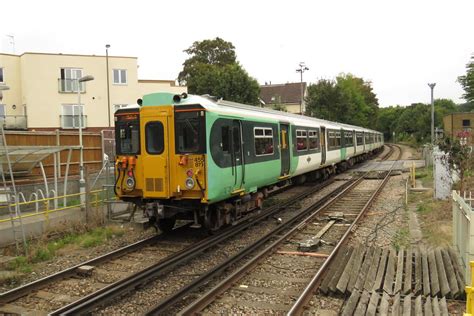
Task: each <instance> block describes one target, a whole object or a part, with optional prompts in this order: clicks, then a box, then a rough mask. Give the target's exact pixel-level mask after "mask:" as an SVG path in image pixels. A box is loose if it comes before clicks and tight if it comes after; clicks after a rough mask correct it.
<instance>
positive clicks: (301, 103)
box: [296, 62, 309, 115]
mask: <svg viewBox="0 0 474 316" xmlns="http://www.w3.org/2000/svg"><path fill="white" fill-rule="evenodd" d="M299 66H300V68H299V69H296V72H299V73H300V83H301V100H300V114H301V115H303V114H304V113H303V100H304V89H303V73H304V72H305V71H306V70H309V68H308V67H306V65H305V63H304V62H300V64H299Z"/></svg>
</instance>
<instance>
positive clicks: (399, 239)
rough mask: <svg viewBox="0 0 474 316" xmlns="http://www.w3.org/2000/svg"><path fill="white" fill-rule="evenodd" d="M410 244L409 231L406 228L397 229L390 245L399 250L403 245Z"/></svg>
mask: <svg viewBox="0 0 474 316" xmlns="http://www.w3.org/2000/svg"><path fill="white" fill-rule="evenodd" d="M409 245H410V232H409V231H408V229H407V228H401V229H399V230H398V231H397V232H396V234H395V236H394V238H393V241H392V246H393V248H395V250H397V251H399V250H400V249H401V248H403V247H407V246H409Z"/></svg>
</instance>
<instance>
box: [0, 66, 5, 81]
mask: <svg viewBox="0 0 474 316" xmlns="http://www.w3.org/2000/svg"><path fill="white" fill-rule="evenodd" d="M0 72H1V73H2V76H1V77H0V83H5V68H3V67H0Z"/></svg>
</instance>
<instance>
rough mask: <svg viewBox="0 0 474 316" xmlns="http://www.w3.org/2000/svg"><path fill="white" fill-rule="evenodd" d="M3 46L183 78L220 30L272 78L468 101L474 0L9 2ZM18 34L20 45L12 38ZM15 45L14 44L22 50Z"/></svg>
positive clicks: (250, 67)
mask: <svg viewBox="0 0 474 316" xmlns="http://www.w3.org/2000/svg"><path fill="white" fill-rule="evenodd" d="M3 2H4V3H2V5H1V6H0V7H1V12H2V26H1V27H0V43H1V46H0V52H3V53H13V49H14V52H15V53H16V54H21V53H23V52H49V53H72V54H95V55H104V54H105V44H110V45H111V48H110V49H109V54H110V55H114V56H135V57H138V64H139V70H138V74H139V79H176V78H177V76H178V73H179V72H180V71H181V70H182V64H183V62H184V60H185V59H186V57H187V55H186V54H185V53H184V52H183V50H184V49H186V48H188V47H189V46H191V45H192V43H193V42H194V41H200V40H204V39H212V38H215V37H221V38H223V39H224V40H226V41H230V42H232V43H233V44H234V46H235V48H236V53H237V58H238V61H239V62H240V63H241V65H242V66H243V67H244V68H245V69H246V70H247V72H248V73H249V74H250V75H251V76H252V77H254V78H256V79H257V80H258V82H259V83H260V84H264V83H265V82H271V83H272V84H276V83H286V82H298V81H299V80H300V75H299V74H298V73H297V72H296V69H297V68H298V64H299V63H300V62H305V63H306V65H307V67H308V68H309V70H308V71H306V72H305V73H304V78H303V80H304V81H307V82H310V83H315V82H317V81H318V80H319V79H321V78H324V79H334V78H335V77H336V76H337V75H338V74H340V73H352V74H353V75H355V76H358V77H362V78H364V79H365V80H367V81H370V82H372V85H373V88H374V92H375V93H376V94H377V97H378V99H379V104H380V106H390V105H409V104H411V103H414V102H425V103H428V102H429V101H430V89H429V87H428V85H427V83H429V82H435V83H436V87H435V92H434V94H435V98H448V99H452V100H454V101H455V102H457V103H459V102H463V101H464V100H462V93H463V90H462V88H461V86H460V85H459V83H458V82H457V77H458V76H460V75H463V74H465V73H466V64H467V63H468V62H469V59H470V56H471V54H473V53H474V36H473V34H474V22H473V21H472V13H473V12H474V1H472V0H466V1H457V0H451V1H438V0H431V1H428V0H426V1H425V0H397V1H385V0H357V1H354V0H332V1H327V0H326V1H320V0H312V1H309V0H308V1H300V0H292V1H280V0H273V1H267V0H259V1H257V0H254V1H246V0H241V1H235V0H233V1H231V0H220V1H219V0H215V1H214V0H200V1H188V0H176V1H166V2H165V1H144V0H135V1H122V0H117V1H98V0H95V1H91V0H81V1H73V2H71V1H53V0H42V1H37V0H15V1H3ZM7 35H13V36H14V45H13V44H12V43H11V37H8V36H7ZM13 46H14V47H13Z"/></svg>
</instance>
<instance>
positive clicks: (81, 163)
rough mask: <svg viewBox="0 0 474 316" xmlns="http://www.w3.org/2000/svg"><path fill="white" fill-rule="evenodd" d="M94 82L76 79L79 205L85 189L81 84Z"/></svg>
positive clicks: (91, 77)
mask: <svg viewBox="0 0 474 316" xmlns="http://www.w3.org/2000/svg"><path fill="white" fill-rule="evenodd" d="M91 80H94V77H93V76H90V75H87V76H83V77H81V78H79V79H77V105H78V106H79V147H80V153H79V175H80V179H79V193H81V204H83V203H84V202H85V200H86V197H85V195H84V193H85V191H86V188H85V184H86V181H85V179H84V148H83V146H82V124H83V121H82V112H83V111H82V106H81V83H82V82H86V81H91Z"/></svg>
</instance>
